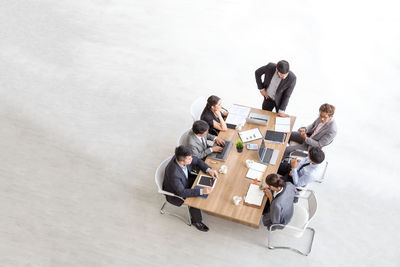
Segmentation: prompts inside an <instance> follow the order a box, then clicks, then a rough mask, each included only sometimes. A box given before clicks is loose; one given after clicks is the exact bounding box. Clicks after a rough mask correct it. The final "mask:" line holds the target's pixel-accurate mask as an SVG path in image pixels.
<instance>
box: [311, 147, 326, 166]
mask: <svg viewBox="0 0 400 267" xmlns="http://www.w3.org/2000/svg"><path fill="white" fill-rule="evenodd" d="M308 158H309V159H310V160H311V162H312V163H315V164H320V163H322V162H323V161H324V159H325V153H324V151H322V149H321V148H319V147H311V148H310V150H309V151H308Z"/></svg>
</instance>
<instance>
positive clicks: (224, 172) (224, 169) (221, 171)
mask: <svg viewBox="0 0 400 267" xmlns="http://www.w3.org/2000/svg"><path fill="white" fill-rule="evenodd" d="M219 173H222V174H227V173H228V166H226V165H222V166H221V168H219Z"/></svg>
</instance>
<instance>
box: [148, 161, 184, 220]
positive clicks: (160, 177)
mask: <svg viewBox="0 0 400 267" xmlns="http://www.w3.org/2000/svg"><path fill="white" fill-rule="evenodd" d="M171 158H172V157H169V158H167V159H166V160H164V161H163V162H161V164H160V166H158V168H157V170H156V174H155V181H156V185H157V188H158V193H160V194H163V195H164V196H173V197H177V198H180V199H182V200H184V199H183V198H181V197H180V196H177V195H175V194H173V193H170V192H167V191H165V190H163V189H162V184H163V181H164V173H165V167H166V166H167V164H168V162H169V161H170V160H171ZM166 205H172V204H170V203H169V202H168V201H167V200H165V201H164V203H163V205H162V206H161V209H160V213H161V214H167V215H171V216H175V217H177V218H179V219H181V220H182V221H183V222H184V223H186V224H187V225H189V226H190V225H192V223H191V220H190V214H189V208H188V207H187V206H186V205H182V206H184V207H185V208H186V209H187V215H188V219H186V218H184V217H182V216H180V215H178V214H175V213H172V212H169V211H166V210H165V209H164V208H165V206H166Z"/></svg>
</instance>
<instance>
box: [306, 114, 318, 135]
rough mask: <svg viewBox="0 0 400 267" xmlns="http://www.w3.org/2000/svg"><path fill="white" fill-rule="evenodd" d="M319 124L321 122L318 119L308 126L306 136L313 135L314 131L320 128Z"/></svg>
mask: <svg viewBox="0 0 400 267" xmlns="http://www.w3.org/2000/svg"><path fill="white" fill-rule="evenodd" d="M319 122H320V120H319V118H317V119H316V120H315V121H313V123H311V124H310V125H308V126H307V127H306V134H308V135H311V134H312V133H313V129H315V128H316V127H317V126H318V124H319Z"/></svg>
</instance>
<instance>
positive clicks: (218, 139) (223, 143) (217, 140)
mask: <svg viewBox="0 0 400 267" xmlns="http://www.w3.org/2000/svg"><path fill="white" fill-rule="evenodd" d="M215 143H217V145H220V146H224V145H225V140H224V139H222V138H219V137H217V138H215Z"/></svg>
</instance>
